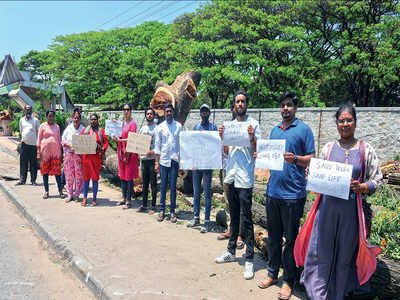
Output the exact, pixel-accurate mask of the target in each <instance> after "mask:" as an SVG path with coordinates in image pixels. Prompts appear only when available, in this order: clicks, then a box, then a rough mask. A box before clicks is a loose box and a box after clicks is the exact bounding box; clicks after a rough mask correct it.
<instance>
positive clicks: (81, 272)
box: [0, 181, 111, 300]
mask: <svg viewBox="0 0 400 300" xmlns="http://www.w3.org/2000/svg"><path fill="white" fill-rule="evenodd" d="M0 189H1V190H2V191H3V192H4V193H5V194H6V195H7V197H8V198H9V200H10V201H11V202H12V203H13V204H14V205H15V207H16V208H17V209H18V210H19V212H20V213H21V214H22V215H23V216H24V218H25V219H26V220H27V221H28V222H29V223H30V224H31V225H32V227H33V228H34V229H35V230H36V232H37V233H38V234H39V235H40V237H41V238H42V239H43V240H44V241H45V242H46V243H47V244H48V245H49V246H51V247H52V248H53V249H54V250H55V251H56V253H57V254H58V255H59V256H60V257H61V258H62V259H63V260H67V261H68V262H69V267H70V268H71V270H72V271H73V273H74V274H75V275H76V276H77V277H78V279H79V280H80V281H81V282H82V283H84V284H85V285H86V286H87V287H88V288H89V289H90V290H91V291H92V292H93V294H94V296H95V297H97V298H98V299H101V300H111V297H110V296H109V295H107V293H106V292H105V287H104V285H103V284H102V283H101V282H100V281H99V280H98V279H97V278H96V276H95V275H93V274H92V272H91V270H92V266H91V265H90V264H89V263H88V262H87V261H86V260H85V259H83V258H82V257H81V256H79V255H78V254H76V253H74V252H73V251H72V250H71V249H70V248H69V247H68V246H67V245H65V244H64V243H63V242H62V241H61V240H60V239H57V236H55V235H54V234H53V233H52V232H50V231H48V230H46V225H45V224H43V222H41V220H40V219H39V218H37V217H35V216H33V215H32V214H31V213H29V211H28V210H27V209H26V208H25V206H24V205H23V204H22V203H21V202H20V201H19V200H18V197H17V196H16V195H14V193H13V192H12V191H10V190H9V188H8V187H7V186H6V185H5V184H4V182H2V181H0Z"/></svg>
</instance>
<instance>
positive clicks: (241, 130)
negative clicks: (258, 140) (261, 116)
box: [223, 121, 251, 147]
mask: <svg viewBox="0 0 400 300" xmlns="http://www.w3.org/2000/svg"><path fill="white" fill-rule="evenodd" d="M249 126H250V122H233V121H225V122H224V135H223V144H224V146H239V147H240V146H242V147H250V146H251V145H250V137H249V133H248V128H249Z"/></svg>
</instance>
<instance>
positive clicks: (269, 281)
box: [257, 277, 278, 289]
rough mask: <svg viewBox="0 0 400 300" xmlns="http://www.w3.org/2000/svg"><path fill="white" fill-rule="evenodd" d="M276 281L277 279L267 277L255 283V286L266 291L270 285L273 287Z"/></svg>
mask: <svg viewBox="0 0 400 300" xmlns="http://www.w3.org/2000/svg"><path fill="white" fill-rule="evenodd" d="M277 282H278V280H277V279H272V278H271V277H267V278H265V279H264V280H259V281H257V286H258V287H259V288H260V289H267V288H269V287H270V286H271V285H274V284H275V283H277Z"/></svg>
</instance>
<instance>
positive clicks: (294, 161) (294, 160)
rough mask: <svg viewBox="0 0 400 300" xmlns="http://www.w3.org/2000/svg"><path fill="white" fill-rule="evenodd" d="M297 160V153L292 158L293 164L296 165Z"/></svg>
mask: <svg viewBox="0 0 400 300" xmlns="http://www.w3.org/2000/svg"><path fill="white" fill-rule="evenodd" d="M297 161H298V159H297V155H295V156H294V158H293V163H294V164H295V165H297Z"/></svg>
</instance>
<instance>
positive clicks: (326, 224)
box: [295, 104, 382, 300]
mask: <svg viewBox="0 0 400 300" xmlns="http://www.w3.org/2000/svg"><path fill="white" fill-rule="evenodd" d="M356 122H357V118H356V111H355V108H354V107H353V106H352V105H349V104H344V105H342V106H340V107H339V109H338V110H337V112H336V124H337V129H338V132H339V135H340V139H339V140H337V141H334V142H330V143H328V144H326V145H325V146H324V148H323V150H322V158H324V159H327V160H330V161H335V162H340V163H345V164H351V165H353V173H352V180H351V184H350V194H349V198H348V199H346V200H343V199H340V198H336V197H332V196H327V195H321V197H319V198H318V201H319V202H318V204H317V206H316V207H317V210H316V213H315V219H314V223H313V225H311V226H312V231H311V235H310V237H309V242H308V249H307V253H306V257H305V263H304V271H303V273H302V275H301V283H303V284H304V286H305V288H306V291H307V294H308V296H309V297H310V298H311V299H312V300H326V299H329V300H342V299H344V298H345V296H346V295H348V294H350V293H351V294H357V293H364V292H368V291H367V290H368V288H369V287H368V284H364V285H360V276H358V271H359V270H357V269H358V267H359V265H358V260H357V265H356V259H357V257H358V256H360V253H359V249H360V248H361V247H359V241H360V238H362V240H364V241H365V238H366V235H368V234H365V230H364V232H361V231H360V230H359V216H358V214H359V212H362V211H363V209H362V208H360V207H361V204H358V202H357V201H358V198H357V194H359V193H361V195H362V196H361V197H362V198H361V199H362V200H360V203H361V202H362V206H363V207H364V208H366V207H367V204H366V202H365V195H366V194H369V195H370V194H372V193H374V192H375V190H376V188H377V187H378V186H379V185H380V184H381V182H382V173H381V171H380V169H379V162H378V158H377V156H376V153H375V151H374V149H373V148H372V147H371V145H369V144H368V143H366V142H363V141H360V140H358V139H356V138H355V137H354V132H355V129H356ZM358 206H360V207H358ZM368 208H369V207H368ZM360 215H361V216H362V215H363V214H362V213H361V214H360ZM366 216H368V213H367V214H366ZM309 217H310V215H309V216H308V218H309ZM366 219H367V220H366V221H368V220H370V218H366ZM360 220H364V219H360ZM306 222H307V221H306ZM366 223H367V226H366V227H367V232H368V231H369V228H368V227H370V226H369V225H370V223H369V224H368V222H366ZM304 226H306V224H305V225H304ZM364 228H365V227H364ZM360 232H361V234H360ZM301 239H302V237H301V233H300V234H299V237H298V240H297V241H296V244H297V243H298V245H299V246H303V247H305V246H304V245H307V241H304V240H301ZM371 250H372V251H373V252H374V253H375V254H376V253H379V249H373V248H371ZM295 256H296V262H297V254H296V247H295ZM369 276H370V275H369ZM368 278H369V277H368ZM363 281H366V280H365V277H364V279H363Z"/></svg>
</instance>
